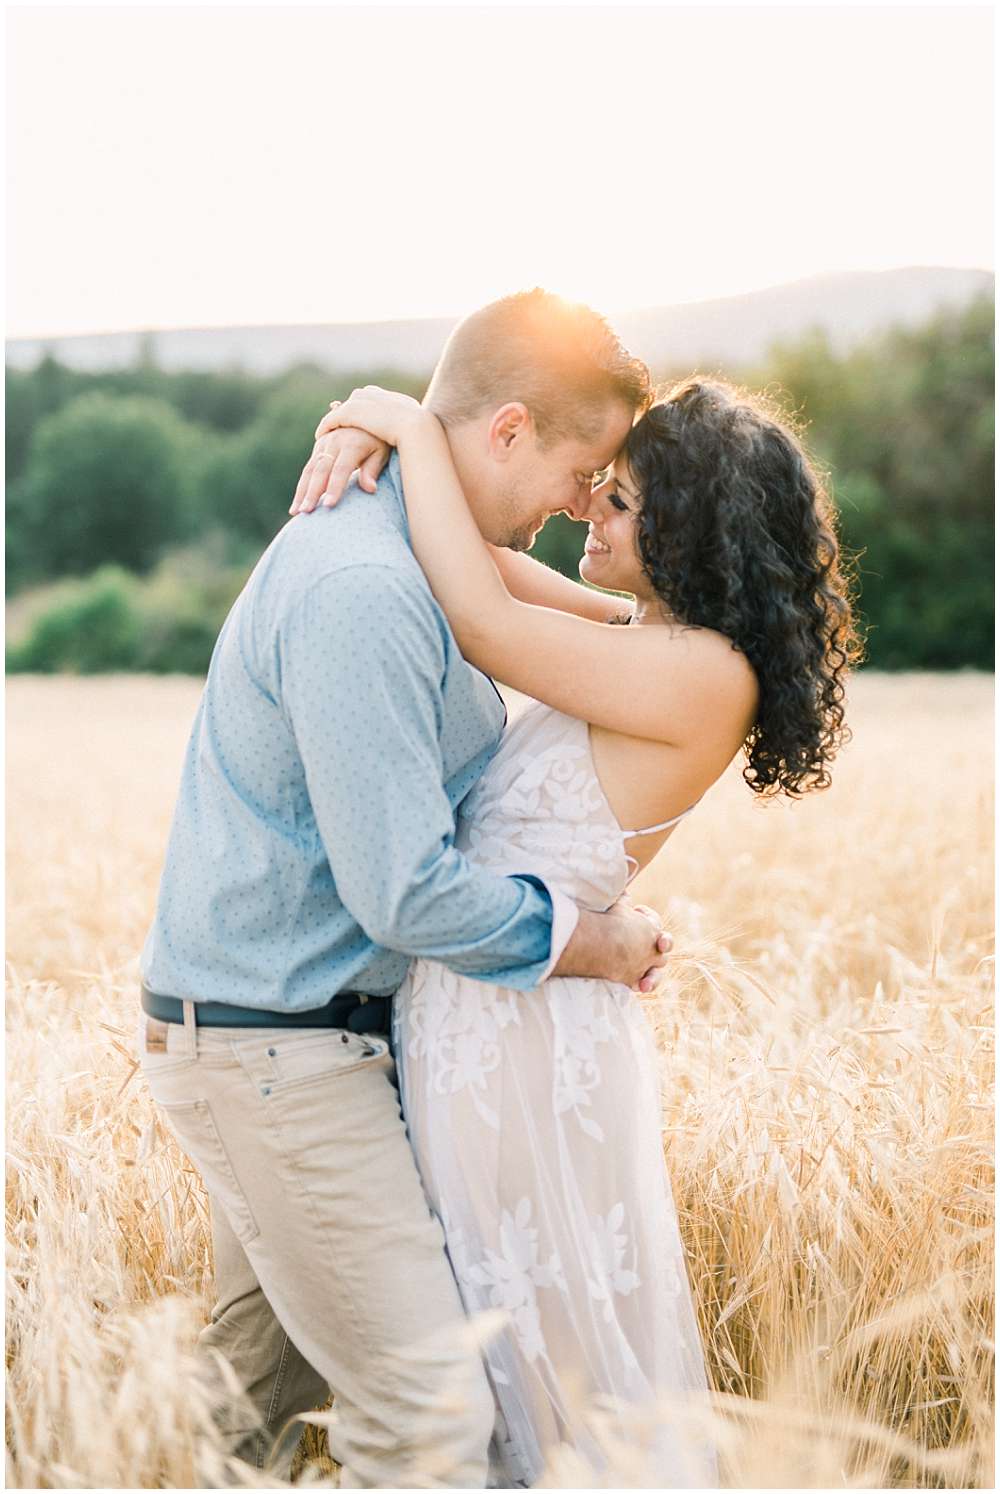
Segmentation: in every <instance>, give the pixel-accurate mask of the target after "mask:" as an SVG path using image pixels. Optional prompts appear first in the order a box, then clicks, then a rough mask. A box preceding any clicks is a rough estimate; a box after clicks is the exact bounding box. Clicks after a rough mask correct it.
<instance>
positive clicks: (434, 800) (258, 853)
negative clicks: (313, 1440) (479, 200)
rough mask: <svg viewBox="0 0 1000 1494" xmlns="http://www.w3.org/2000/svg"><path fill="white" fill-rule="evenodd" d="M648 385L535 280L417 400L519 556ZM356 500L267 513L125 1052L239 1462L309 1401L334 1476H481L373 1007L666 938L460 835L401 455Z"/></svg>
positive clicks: (464, 671)
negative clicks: (198, 1270)
mask: <svg viewBox="0 0 1000 1494" xmlns="http://www.w3.org/2000/svg"><path fill="white" fill-rule="evenodd" d="M648 397H649V386H648V376H647V374H646V370H645V368H644V367H643V366H642V365H641V364H639V363H637V362H636V361H635V360H633V359H631V358H629V357H628V356H627V354H625V352H624V350H623V349H622V348H621V346H620V344H619V343H618V341H617V339H616V338H615V337H614V335H613V333H612V332H611V331H610V329H609V328H608V327H607V325H606V324H605V323H604V322H603V321H602V320H601V319H600V318H599V317H597V316H596V315H595V314H594V313H593V312H591V311H589V310H588V309H586V308H583V307H572V306H568V305H566V303H563V302H561V301H559V300H558V299H557V298H555V297H552V296H548V295H546V294H545V293H543V292H540V291H534V292H530V293H526V294H524V295H521V296H515V297H509V298H506V299H505V300H503V301H499V302H496V303H494V304H493V305H491V306H488V307H485V308H484V309H483V310H482V311H479V312H477V313H475V314H474V315H473V316H472V317H470V318H468V319H467V320H466V322H464V323H463V324H462V325H461V326H460V327H459V328H458V329H457V330H456V332H455V334H454V335H453V337H452V338H451V340H450V342H449V344H448V346H447V348H446V349H445V352H444V353H443V355H442V358H441V360H440V363H439V365H438V367H437V369H436V371H435V374H434V378H433V381H432V384H431V387H430V389H429V391H428V396H427V400H428V403H429V404H430V405H431V407H432V408H433V409H434V410H435V411H436V413H438V414H439V415H440V417H441V419H442V421H443V422H444V424H445V426H446V429H447V433H448V439H449V444H450V446H451V449H452V453H453V455H454V458H455V462H456V466H457V468H458V471H459V475H460V477H461V478H462V480H463V486H464V487H465V490H466V492H467V493H468V494H469V496H470V501H471V502H472V503H473V505H474V512H475V516H476V520H477V522H478V524H479V526H480V528H481V530H482V532H483V535H484V537H485V538H486V539H487V540H489V541H490V542H491V543H493V544H496V545H505V546H511V547H512V548H515V549H524V548H527V547H528V546H529V545H530V543H531V541H532V539H533V538H534V534H535V532H536V531H537V530H538V529H539V528H540V527H541V525H542V524H543V523H544V522H545V520H546V518H547V517H548V516H549V515H550V514H552V513H557V512H560V511H568V512H569V513H571V514H572V513H574V512H582V509H583V507H584V505H585V503H586V501H587V497H588V494H589V489H590V480H591V475H592V473H593V472H594V471H595V470H597V469H600V468H602V467H604V466H606V465H607V464H608V463H609V462H610V461H611V460H612V459H613V457H614V456H615V454H616V452H617V451H618V449H619V447H620V446H621V444H622V441H623V439H624V437H625V434H626V432H627V431H628V429H629V426H630V425H631V422H632V419H633V416H634V413H635V411H636V410H637V409H638V408H640V407H642V406H643V405H644V404H645V403H646V401H647V400H648ZM368 486H369V487H374V488H375V491H374V493H373V494H371V495H370V496H368V495H363V494H361V493H360V492H358V491H354V492H353V493H351V492H349V493H348V494H347V496H346V497H345V499H344V501H343V502H342V503H341V504H340V505H339V506H338V507H337V508H336V509H325V510H323V511H322V513H321V515H317V516H316V517H314V518H312V519H311V520H309V521H306V520H304V519H297V520H295V521H293V522H292V523H290V524H288V525H286V526H285V528H284V529H283V530H282V532H281V533H280V534H279V535H278V536H277V538H276V539H275V540H274V542H273V543H272V544H271V545H270V547H269V548H268V550H267V551H266V552H265V554H264V556H263V557H262V558H261V560H260V562H259V563H258V565H257V567H256V569H255V571H254V573H253V575H252V576H251V578H250V580H249V581H248V583H247V585H246V587H245V588H244V591H243V592H242V594H241V596H240V597H239V599H238V600H237V602H236V604H235V606H234V607H233V610H232V612H231V613H230V615H229V617H228V618H227V620H226V623H225V625H224V627H223V629H222V632H221V634H220V635H219V639H218V642H217V644H216V648H215V652H214V654H213V657H212V663H211V667H210V670H209V674H208V679H207V682H206V686H205V691H204V694H203V697H202V700H201V704H200V706H199V709H198V714H197V716H196V719H195V723H194V728H193V730H192V734H191V739H190V742H189V746H188V751H187V757H186V760H185V765H184V771H183V778H182V783H181V791H180V797H179V801H178V805H177V810H176V815H175V819H174V823H173V827H172V830H171V835H170V842H169V846H168V851H167V857H166V864H165V868H164V873H163V879H162V883H161V887H160V895H159V901H158V906H157V911H156V918H155V921H154V924H153V928H152V930H151V932H150V935H149V938H148V940H147V943H146V947H145V950H144V952H143V961H142V971H143V982H144V989H143V1008H144V1011H145V1013H146V1016H145V1020H144V1026H143V1036H142V1059H143V1065H144V1069H145V1072H146V1075H147V1078H148V1082H149V1085H150V1089H151V1091H152V1093H153V1095H154V1098H155V1099H156V1100H157V1101H158V1102H159V1103H160V1104H161V1105H162V1106H163V1107H164V1110H165V1112H166V1115H167V1117H168V1118H169V1120H170V1122H171V1123H172V1125H173V1127H174V1129H175V1131H176V1132H177V1134H178V1137H179V1139H180V1141H181V1142H182V1144H183V1145H184V1147H185V1149H186V1150H187V1151H188V1152H189V1153H190V1155H191V1157H192V1158H193V1159H194V1161H195V1162H196V1163H197V1165H198V1166H199V1168H200V1169H201V1171H202V1173H203V1175H204V1179H205V1183H206V1187H207V1189H208V1191H209V1194H210V1197H211V1200H212V1209H213V1226H214V1238H215V1260H216V1274H217V1288H218V1296H219V1301H218V1304H217V1306H216V1308H215V1310H214V1312H213V1314H212V1321H211V1323H210V1324H209V1326H208V1327H207V1328H206V1330H205V1332H204V1334H203V1335H202V1341H201V1342H202V1347H203V1348H204V1349H205V1350H206V1351H208V1352H209V1353H211V1351H218V1352H219V1353H221V1355H222V1356H224V1357H225V1359H227V1360H228V1361H229V1363H230V1364H231V1365H232V1367H233V1369H234V1371H235V1373H236V1376H237V1378H238V1379H239V1381H240V1382H241V1384H242V1385H244V1386H245V1387H246V1391H247V1395H248V1397H249V1401H250V1403H251V1404H252V1407H253V1410H254V1413H255V1422H254V1425H252V1426H248V1425H246V1424H245V1423H244V1424H240V1421H239V1418H238V1417H237V1416H235V1415H234V1416H231V1417H230V1419H229V1423H228V1430H229V1432H230V1433H231V1435H232V1437H233V1440H234V1444H235V1445H236V1446H237V1448H238V1449H239V1450H240V1452H241V1453H242V1454H243V1455H244V1456H246V1457H249V1458H251V1459H252V1460H253V1461H254V1462H255V1463H256V1464H257V1466H258V1467H260V1466H263V1463H264V1460H265V1458H266V1457H267V1455H268V1453H269V1452H271V1451H272V1443H273V1442H274V1439H275V1438H278V1436H279V1434H280V1433H281V1431H282V1428H284V1427H285V1424H286V1423H287V1421H288V1419H289V1418H290V1417H292V1416H294V1415H295V1414H296V1413H299V1412H303V1411H308V1410H310V1409H312V1408H314V1407H315V1406H316V1405H318V1404H320V1403H321V1402H322V1401H323V1400H325V1399H326V1396H327V1393H328V1387H329V1388H330V1389H332V1390H333V1392H334V1394H335V1398H336V1419H335V1422H334V1424H333V1426H332V1428H331V1431H330V1443H331V1449H332V1451H333V1453H334V1455H335V1456H336V1457H337V1459H338V1461H340V1462H341V1463H342V1464H343V1467H344V1474H343V1480H342V1482H343V1483H344V1485H345V1486H353V1487H381V1488H386V1487H406V1486H413V1485H414V1484H415V1483H419V1484H421V1485H426V1484H431V1485H437V1486H452V1487H459V1488H468V1487H481V1486H482V1485H483V1483H484V1480H485V1476H486V1467H487V1447H488V1443H489V1440H490V1435H491V1432H492V1424H493V1405H492V1400H491V1397H490V1394H489V1391H488V1388H487V1385H486V1381H485V1376H484V1373H483V1370H482V1367H481V1363H480V1360H479V1357H478V1354H477V1352H476V1350H475V1347H474V1346H473V1344H472V1343H471V1341H470V1340H469V1337H468V1335H467V1334H466V1333H463V1332H462V1331H461V1328H462V1324H463V1318H462V1312H461V1305H460V1301H459V1297H458V1293H457V1288H456V1285H455V1282H454V1279H453V1277H452V1275H451V1273H450V1270H449V1267H448V1264H447V1259H446V1256H445V1254H444V1248H443V1235H442V1232H441V1229H440V1226H439V1225H438V1223H437V1221H436V1220H435V1219H434V1218H433V1216H432V1215H431V1214H430V1211H429V1209H428V1207H427V1204H426V1200H425V1198H424V1195H423V1193H422V1190H421V1186H420V1181H419V1177H418V1175H417V1172H416V1167H415V1164H414V1161H413V1158H412V1154H411V1152H410V1149H409V1145H408V1142H407V1139H406V1133H405V1127H404V1124H403V1120H402V1117H401V1114H400V1109H399V1103H398V1095H397V1091H396V1089H395V1087H394V1083H393V1066H392V1058H391V1054H390V1052H389V1047H388V1043H387V1042H386V1040H385V1038H384V1037H383V1036H380V1035H379V1034H380V1033H384V1032H385V1031H386V1026H387V1012H386V1008H387V1001H388V998H389V997H390V996H391V994H392V992H393V991H394V990H395V989H396V988H397V987H398V985H399V982H400V980H401V979H402V976H403V974H404V973H405V970H406V967H407V964H408V961H409V959H410V958H411V957H413V956H416V955H423V956H427V957H430V958H434V959H438V960H442V961H444V962H445V963H446V964H448V965H450V966H451V967H452V968H453V969H455V970H458V971H461V972H464V973H466V974H469V975H472V976H475V977H478V978H480V979H482V980H486V981H497V982H499V983H503V984H505V985H509V986H515V987H518V988H521V989H524V990H526V991H529V990H530V988H531V987H533V986H535V985H537V984H538V983H539V982H541V981H543V980H545V979H546V978H547V977H548V976H549V975H552V974H558V975H592V976H598V977H603V978H607V979H612V980H620V981H623V982H625V983H627V984H629V985H632V986H635V985H638V984H639V983H640V981H641V980H642V979H643V977H645V978H646V979H647V980H648V977H649V975H650V974H651V973H652V970H653V969H654V968H655V967H656V966H659V965H661V964H662V963H663V960H664V954H665V951H666V949H667V948H668V947H669V939H668V936H666V935H661V934H660V932H659V930H658V928H655V927H653V926H651V924H650V921H649V919H648V918H647V917H646V916H645V915H643V914H641V913H639V912H636V911H634V910H632V909H629V908H627V907H625V906H619V907H617V908H615V909H613V910H611V911H610V912H608V913H606V914H595V913H591V912H587V911H578V910H577V909H576V908H575V907H574V906H573V904H572V903H570V902H569V901H568V899H566V897H565V896H564V895H563V894H561V893H559V892H557V891H556V890H553V889H550V888H548V887H547V886H545V885H544V884H543V883H542V882H541V881H539V880H538V879H537V878H534V877H530V876H510V877H501V876H496V875H494V874H491V873H489V872H487V871H486V870H485V869H483V868H481V867H478V866H476V865H474V864H473V863H470V862H469V861H467V860H466V858H465V857H463V856H462V855H461V854H460V853H459V852H458V851H457V850H456V848H455V846H454V843H453V837H454V830H455V812H456V810H457V807H458V805H459V803H460V802H461V800H462V799H463V798H464V797H465V795H466V794H467V793H468V791H469V789H470V788H471V787H472V785H473V784H474V783H475V781H476V779H477V778H478V776H479V774H480V773H481V772H482V770H483V768H484V767H485V765H486V763H487V762H488V760H489V758H490V757H491V756H492V754H493V752H494V751H495V749H496V746H497V744H498V741H499V737H500V733H501V730H502V727H503V725H504V721H505V712H504V708H503V705H502V702H501V700H500V697H499V696H498V694H497V692H496V689H495V687H494V686H493V684H492V682H491V681H490V680H488V679H486V678H485V677H484V676H483V675H481V674H479V673H478V671H476V670H474V669H472V668H471V667H470V666H469V665H467V664H466V663H465V661H464V660H463V659H462V657H461V655H460V654H459V652H458V649H457V647H456V645H455V642H454V639H453V637H452V636H451V633H450V630H449V628H448V625H447V622H446V620H445V618H444V615H443V614H442V613H441V611H440V609H439V608H438V606H437V604H436V603H435V601H434V598H433V596H432V595H431V592H430V589H429V587H428V585H427V582H426V580H425V578H424V576H423V573H422V572H421V570H420V568H419V566H418V565H417V563H416V560H415V558H414V556H413V554H412V551H411V550H410V548H409V544H408V538H407V526H406V519H405V507H404V503H403V498H402V491H401V487H400V476H399V464H398V461H397V460H396V459H395V458H394V459H393V460H392V461H391V462H390V463H389V465H388V467H387V468H386V470H385V472H384V473H383V474H382V476H381V477H380V478H379V480H378V482H377V484H376V483H373V482H371V481H369V482H368ZM526 999H528V1000H530V996H528V997H526ZM292 1451H293V1438H292V1437H291V1436H288V1435H286V1436H284V1437H282V1438H280V1441H279V1444H278V1446H277V1447H275V1448H274V1449H273V1465H272V1466H275V1467H276V1468H277V1469H278V1471H281V1472H287V1465H288V1463H289V1462H290V1458H291V1454H292Z"/></svg>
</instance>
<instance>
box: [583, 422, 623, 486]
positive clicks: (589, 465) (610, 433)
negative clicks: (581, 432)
mask: <svg viewBox="0 0 1000 1494" xmlns="http://www.w3.org/2000/svg"><path fill="white" fill-rule="evenodd" d="M631 428H632V412H631V411H630V410H627V409H625V408H624V406H619V407H618V408H616V409H613V410H611V411H609V412H608V419H607V422H606V424H605V427H604V430H603V431H602V432H601V434H600V435H599V436H598V438H597V439H596V440H595V441H592V442H589V443H583V444H584V445H585V446H586V455H585V458H584V461H583V464H582V465H583V467H584V468H585V469H586V470H588V471H595V472H599V471H601V470H602V469H603V468H604V467H610V466H611V463H612V462H613V461H614V460H615V458H616V457H617V456H618V453H619V452H620V451H621V449H622V447H623V446H624V444H625V438H626V436H627V435H628V433H629V431H630V430H631Z"/></svg>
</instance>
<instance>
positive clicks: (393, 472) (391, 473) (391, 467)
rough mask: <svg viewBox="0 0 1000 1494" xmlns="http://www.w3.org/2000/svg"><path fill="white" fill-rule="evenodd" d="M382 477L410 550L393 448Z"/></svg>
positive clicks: (397, 465) (403, 499)
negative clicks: (387, 482) (390, 493)
mask: <svg viewBox="0 0 1000 1494" xmlns="http://www.w3.org/2000/svg"><path fill="white" fill-rule="evenodd" d="M383 476H384V477H387V478H388V480H389V488H390V491H391V492H392V496H393V499H394V500H395V502H394V510H395V512H397V513H398V514H399V522H400V527H401V529H402V531H403V535H404V537H405V539H406V543H407V544H408V545H410V548H411V549H412V548H413V547H412V543H411V541H410V524H409V520H408V519H407V516H406V499H405V498H404V497H403V474H402V472H401V471H400V466H399V452H398V451H396V450H395V448H393V450H392V452H391V453H390V455H389V460H388V462H387V464H386V467H385V470H384V473H383Z"/></svg>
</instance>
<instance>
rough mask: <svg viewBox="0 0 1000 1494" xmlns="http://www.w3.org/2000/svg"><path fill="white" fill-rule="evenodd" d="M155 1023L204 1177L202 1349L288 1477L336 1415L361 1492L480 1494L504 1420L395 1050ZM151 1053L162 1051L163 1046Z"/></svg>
mask: <svg viewBox="0 0 1000 1494" xmlns="http://www.w3.org/2000/svg"><path fill="white" fill-rule="evenodd" d="M184 1010H185V1022H184V1024H183V1025H181V1024H180V1023H153V1024H150V1022H149V1019H148V1018H146V1017H145V1016H144V1017H143V1018H142V1020H141V1022H140V1043H139V1047H140V1055H141V1059H142V1066H143V1072H144V1074H145V1076H146V1079H147V1082H148V1084H149V1089H150V1092H151V1093H152V1095H153V1098H154V1099H155V1100H156V1101H157V1103H158V1104H159V1105H160V1106H161V1107H162V1109H163V1111H164V1112H165V1115H166V1117H167V1119H168V1120H169V1122H170V1124H171V1127H172V1128H173V1130H174V1131H175V1133H176V1135H177V1137H178V1140H179V1141H180V1143H181V1145H182V1146H183V1147H184V1149H185V1151H186V1152H187V1153H188V1154H189V1155H190V1157H191V1159H192V1160H193V1161H194V1162H195V1163H196V1165H197V1166H198V1168H199V1169H200V1170H201V1173H202V1176H203V1177H204V1180H205V1186H206V1188H207V1189H208V1192H209V1195H210V1198H211V1202H212V1210H213V1221H214V1227H215V1249H216V1277H217V1290H218V1297H219V1301H218V1305H217V1306H216V1308H215V1311H214V1312H213V1314H212V1321H211V1323H210V1324H209V1326H208V1327H207V1328H206V1329H205V1331H204V1334H203V1335H202V1346H203V1347H204V1348H205V1349H206V1350H219V1351H220V1352H221V1353H222V1354H223V1355H224V1357H225V1358H226V1359H227V1360H228V1361H229V1363H230V1364H231V1365H232V1366H233V1369H234V1370H235V1372H236V1375H237V1378H238V1379H239V1381H240V1383H241V1384H242V1385H243V1386H244V1387H245V1391H246V1394H247V1396H248V1397H249V1399H250V1401H251V1402H252V1404H253V1407H254V1412H255V1420H256V1425H254V1426H246V1425H243V1426H240V1425H239V1424H238V1418H236V1419H235V1420H233V1421H231V1423H230V1424H229V1425H228V1426H227V1428H226V1430H227V1431H228V1432H229V1434H230V1437H231V1441H232V1444H233V1446H234V1447H235V1449H236V1450H237V1451H238V1452H239V1453H240V1454H241V1456H243V1457H245V1458H247V1459H248V1460H249V1461H252V1462H254V1463H255V1464H256V1465H257V1466H258V1467H261V1466H263V1465H264V1463H265V1461H266V1460H267V1458H268V1455H269V1454H272V1461H271V1464H270V1466H271V1467H273V1468H274V1470H275V1471H276V1472H280V1473H281V1474H282V1475H283V1476H287V1472H288V1466H289V1464H290V1462H291V1456H292V1452H293V1451H294V1446H295V1443H296V1441H297V1440H298V1439H297V1435H296V1432H297V1431H298V1430H301V1429H300V1428H293V1429H292V1431H291V1432H290V1433H286V1434H285V1436H284V1437H283V1438H281V1440H280V1443H279V1445H277V1446H274V1447H273V1452H272V1443H274V1440H275V1439H276V1438H277V1437H278V1434H279V1433H280V1432H281V1430H282V1428H283V1427H284V1426H285V1423H286V1422H287V1420H288V1418H289V1417H291V1416H294V1415H295V1414H296V1413H298V1412H302V1411H311V1410H314V1409H315V1408H316V1407H317V1406H318V1405H321V1404H322V1403H323V1402H324V1401H325V1400H326V1397H327V1387H328V1386H329V1388H330V1389H331V1390H332V1391H333V1393H334V1396H335V1410H336V1418H335V1421H334V1424H333V1426H332V1427H331V1428H330V1433H329V1439H330V1448H331V1452H332V1453H333V1456H334V1457H335V1458H336V1459H337V1461H338V1462H340V1463H341V1464H342V1465H343V1474H342V1479H341V1483H342V1486H343V1487H348V1488H352V1487H353V1488H401V1487H408V1488H421V1487H454V1488H482V1487H483V1486H484V1484H485V1481H486V1471H487V1447H488V1444H489V1440H490V1436H491V1433H492V1430H493V1419H494V1406H493V1399H492V1396H491V1395H490V1392H489V1388H488V1385H487V1382H486V1377H485V1372H484V1370H483V1367H482V1362H481V1359H480V1356H479V1353H478V1351H477V1350H476V1349H475V1348H474V1347H473V1345H472V1344H471V1342H470V1339H469V1336H468V1331H467V1326H466V1323H465V1318H464V1314H463V1312H462V1308H461V1304H460V1301H459V1296H458V1289H457V1287H456V1285H455V1281H454V1278H453V1276H452V1274H451V1270H450V1268H449V1265H448V1261H447V1258H446V1256H445V1253H444V1236H443V1233H442V1231H441V1228H440V1225H439V1224H438V1222H437V1221H436V1219H435V1218H434V1217H433V1215H432V1214H431V1212H430V1210H429V1208H428V1205H427V1201H426V1198H425V1196H424V1193H423V1190H422V1188H421V1185H420V1179H419V1176H418V1173H417V1169H416V1164H415V1162H414V1160H413V1155H412V1152H411V1151H410V1145H409V1142H408V1140H407V1137H406V1131H405V1128H404V1125H403V1120H402V1117H401V1114H400V1109H399V1099H398V1094H397V1091H396V1089H395V1086H394V1084H393V1082H392V1078H393V1065H392V1059H391V1056H390V1055H389V1052H388V1045H387V1044H386V1042H385V1041H384V1040H383V1039H380V1038H376V1037H369V1036H367V1035H365V1036H362V1035H359V1034H356V1033H353V1032H346V1031H344V1030H343V1029H340V1028H323V1029H316V1028H308V1029H303V1028H288V1027H282V1028H249V1029H248V1028H221V1027H196V1026H195V1023H194V1015H193V1008H192V1007H191V1004H190V1003H189V1002H186V1003H185V1007H184ZM147 1033H150V1034H151V1037H150V1038H148V1039H147Z"/></svg>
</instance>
